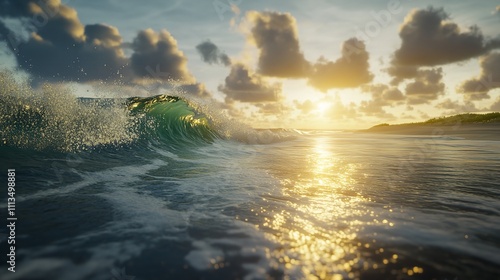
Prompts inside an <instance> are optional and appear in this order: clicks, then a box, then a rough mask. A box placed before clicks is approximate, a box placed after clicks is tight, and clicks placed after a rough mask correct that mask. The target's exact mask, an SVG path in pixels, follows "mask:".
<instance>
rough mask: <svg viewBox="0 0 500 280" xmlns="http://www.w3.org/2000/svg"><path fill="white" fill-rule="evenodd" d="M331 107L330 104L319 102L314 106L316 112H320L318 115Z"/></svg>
mask: <svg viewBox="0 0 500 280" xmlns="http://www.w3.org/2000/svg"><path fill="white" fill-rule="evenodd" d="M331 106H332V104H331V103H330V102H319V103H318V104H317V105H316V110H318V112H320V113H324V112H326V111H327V110H328V109H330V107H331Z"/></svg>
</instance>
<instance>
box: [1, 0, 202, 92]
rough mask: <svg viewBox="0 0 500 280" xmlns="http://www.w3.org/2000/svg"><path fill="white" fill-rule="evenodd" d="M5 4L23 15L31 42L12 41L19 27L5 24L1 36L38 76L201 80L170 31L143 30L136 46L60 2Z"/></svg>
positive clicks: (8, 12) (8, 13)
mask: <svg viewBox="0 0 500 280" xmlns="http://www.w3.org/2000/svg"><path fill="white" fill-rule="evenodd" d="M0 5H1V7H2V10H1V11H0V15H2V16H4V17H9V18H16V19H19V20H20V21H21V22H23V23H24V27H25V29H26V30H28V31H30V36H29V38H28V39H27V40H22V41H16V42H12V40H11V39H12V37H13V36H14V35H13V34H17V33H19V31H17V33H16V32H15V31H13V30H10V29H9V28H7V27H6V26H5V25H4V24H0V25H1V26H0V33H1V34H0V35H1V38H0V39H3V40H7V41H8V45H9V47H10V49H11V50H12V51H13V52H14V53H16V60H17V63H18V65H19V67H20V68H21V69H23V70H25V71H26V72H28V73H30V74H32V77H33V78H34V79H42V80H44V81H73V82H89V81H96V80H104V81H120V82H123V83H125V84H135V83H138V84H144V83H146V82H148V81H149V82H151V83H154V82H156V81H168V80H170V79H174V80H177V81H180V82H181V83H184V84H193V83H195V79H194V78H193V76H192V75H191V74H190V73H189V71H188V70H187V67H186V62H187V59H186V57H185V56H184V54H183V53H182V52H181V51H180V50H179V49H178V47H177V42H176V41H175V39H174V38H173V37H172V36H171V35H170V33H168V32H167V31H166V30H162V31H160V32H159V33H156V32H154V31H153V30H151V29H147V30H143V31H140V32H139V33H138V35H137V37H136V38H135V39H134V41H133V42H132V43H131V44H130V43H123V40H122V37H121V35H120V33H119V31H118V29H117V28H115V27H113V26H108V25H104V24H89V25H83V24H82V23H81V22H80V20H79V18H78V15H77V12H76V10H75V9H73V8H71V7H69V6H66V5H64V4H61V2H60V1H59V0H50V1H35V0H19V1H13V0H2V1H1V2H0ZM14 37H15V36H14ZM9 40H10V41H9ZM12 43H14V44H12ZM124 46H129V47H131V48H132V49H133V53H132V55H131V57H126V56H125V55H124V51H123V47H124ZM146 80H147V81H146Z"/></svg>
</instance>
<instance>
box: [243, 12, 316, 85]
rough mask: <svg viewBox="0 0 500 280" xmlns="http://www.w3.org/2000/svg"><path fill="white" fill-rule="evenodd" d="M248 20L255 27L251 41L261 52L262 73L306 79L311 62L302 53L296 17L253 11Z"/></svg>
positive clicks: (260, 67)
mask: <svg viewBox="0 0 500 280" xmlns="http://www.w3.org/2000/svg"><path fill="white" fill-rule="evenodd" d="M247 20H248V21H249V22H250V23H251V24H252V25H253V26H252V28H251V31H250V37H249V39H250V41H251V42H252V43H254V44H255V45H256V46H257V48H258V49H259V51H260V54H259V62H258V71H259V73H260V74H262V75H265V76H272V77H282V78H300V77H305V76H307V74H308V72H309V63H308V62H307V61H306V60H305V58H304V55H303V54H302V51H301V50H300V45H299V39H298V35H297V26H296V25H297V24H296V21H295V18H294V17H292V16H291V15H290V14H288V13H277V12H256V11H252V12H249V13H248V14H247Z"/></svg>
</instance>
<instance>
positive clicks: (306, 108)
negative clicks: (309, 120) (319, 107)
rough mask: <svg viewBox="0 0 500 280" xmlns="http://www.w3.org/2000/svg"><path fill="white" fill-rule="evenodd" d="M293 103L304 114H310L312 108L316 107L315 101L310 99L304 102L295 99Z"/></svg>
mask: <svg viewBox="0 0 500 280" xmlns="http://www.w3.org/2000/svg"><path fill="white" fill-rule="evenodd" d="M293 104H294V105H295V108H297V109H298V110H300V111H301V112H302V113H303V114H309V113H310V112H311V111H312V110H314V109H316V106H315V105H314V103H313V102H312V101H311V100H309V99H307V100H306V101H304V102H300V101H298V100H294V101H293Z"/></svg>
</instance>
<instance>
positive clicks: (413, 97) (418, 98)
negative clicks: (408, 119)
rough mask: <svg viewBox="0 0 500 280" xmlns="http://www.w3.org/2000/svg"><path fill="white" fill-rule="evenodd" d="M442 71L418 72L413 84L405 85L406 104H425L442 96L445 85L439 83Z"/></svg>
mask: <svg viewBox="0 0 500 280" xmlns="http://www.w3.org/2000/svg"><path fill="white" fill-rule="evenodd" d="M442 78H443V69H442V68H441V67H439V68H436V69H429V70H419V71H418V74H417V77H416V78H415V80H414V81H413V82H410V83H408V84H407V85H406V90H405V92H406V97H407V100H408V104H412V105H417V104H426V103H429V102H430V101H432V100H436V99H437V98H438V97H439V96H440V95H442V94H444V89H445V85H444V83H442V82H441V79H442Z"/></svg>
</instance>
